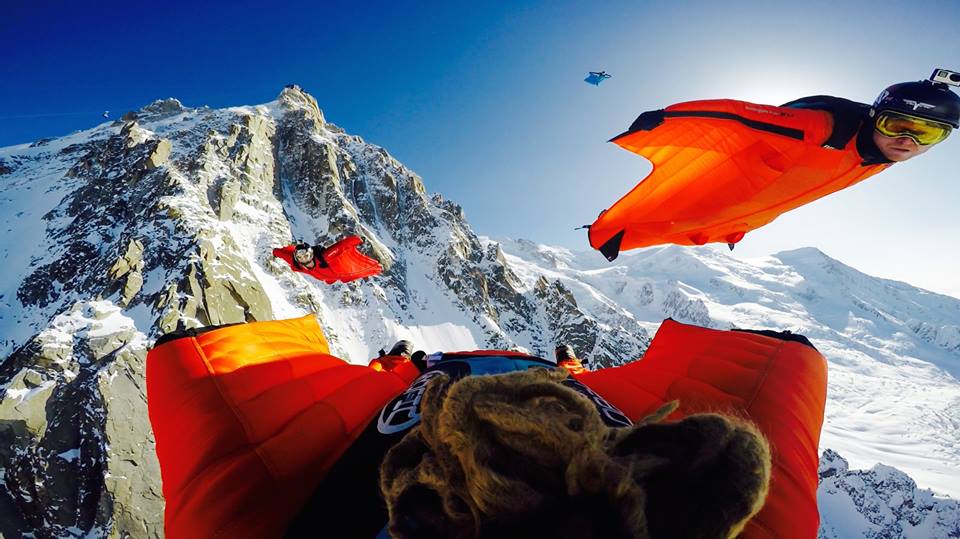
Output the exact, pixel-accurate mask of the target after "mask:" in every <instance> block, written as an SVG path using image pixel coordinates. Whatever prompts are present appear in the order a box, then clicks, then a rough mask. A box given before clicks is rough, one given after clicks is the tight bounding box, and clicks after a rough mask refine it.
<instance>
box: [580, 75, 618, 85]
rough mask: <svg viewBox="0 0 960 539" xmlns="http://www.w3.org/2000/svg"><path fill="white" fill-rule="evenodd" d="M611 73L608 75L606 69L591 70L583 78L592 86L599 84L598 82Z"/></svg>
mask: <svg viewBox="0 0 960 539" xmlns="http://www.w3.org/2000/svg"><path fill="white" fill-rule="evenodd" d="M612 76H613V75H610V74H609V73H607V72H606V71H591V72H590V73H588V74H587V78H585V79H583V81H584V82H586V83H587V84H592V85H594V86H600V83H601V82H603V81H605V80H607V79H609V78H610V77H612Z"/></svg>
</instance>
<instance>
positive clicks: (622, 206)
mask: <svg viewBox="0 0 960 539" xmlns="http://www.w3.org/2000/svg"><path fill="white" fill-rule="evenodd" d="M646 114H649V115H654V116H655V117H654V118H652V120H653V121H652V122H651V125H649V126H645V127H647V129H644V126H640V127H638V128H636V129H634V130H632V131H629V132H627V133H624V134H622V135H620V136H618V137H616V138H614V139H613V142H615V143H616V144H618V145H619V146H621V147H623V148H625V149H627V150H630V151H632V152H634V153H637V154H639V155H642V156H644V157H646V158H647V159H649V160H650V161H651V163H652V164H653V171H652V172H651V173H650V175H648V176H647V177H646V178H644V179H643V181H641V182H640V183H639V184H638V185H637V186H636V187H635V188H634V189H633V190H631V191H630V192H629V193H627V194H626V195H625V196H624V197H623V198H621V199H620V200H619V201H617V202H616V203H615V204H614V205H613V206H611V207H610V208H609V209H608V210H606V211H605V212H604V213H603V214H601V215H600V217H599V218H598V219H597V220H596V221H595V222H594V223H593V224H592V225H591V226H590V231H589V236H590V245H591V246H593V247H594V248H595V249H599V250H600V251H602V252H603V254H604V255H605V256H607V258H608V259H609V260H613V259H615V258H616V256H617V254H618V253H619V251H621V250H624V249H633V248H637V247H647V246H651V245H659V244H665V243H675V244H678V245H703V244H705V243H708V242H721V243H736V242H738V241H740V239H741V238H743V235H744V234H746V233H747V232H749V231H751V230H753V229H756V228H759V227H761V226H763V225H765V224H767V223H769V222H771V221H773V220H774V219H775V218H776V217H777V216H779V215H780V214H782V213H784V212H786V211H789V210H791V209H794V208H797V207H799V206H802V205H804V204H807V203H809V202H812V201H813V200H816V199H818V198H820V197H823V196H825V195H827V194H830V193H832V192H835V191H838V190H840V189H843V188H845V187H848V186H850V185H853V184H855V183H857V182H859V181H861V180H863V179H865V178H867V177H869V176H871V175H873V174H876V173H877V172H880V171H881V170H883V169H884V168H886V165H871V166H861V164H860V163H861V159H860V156H859V154H857V152H856V149H855V147H850V148H847V149H842V150H834V149H829V148H824V147H822V146H820V144H821V143H822V142H823V141H824V140H825V139H826V138H827V137H828V136H829V134H830V129H831V128H832V119H831V117H830V115H829V114H828V113H826V112H823V111H817V110H806V109H791V108H783V107H771V106H767V105H756V104H752V103H746V102H743V101H731V100H715V101H695V102H689V103H681V104H679V105H673V106H671V107H668V108H667V109H665V110H664V111H656V112H654V113H646ZM657 114H660V115H662V116H660V117H656V115H657ZM642 118H643V117H641V119H642ZM639 120H640V119H638V121H639Z"/></svg>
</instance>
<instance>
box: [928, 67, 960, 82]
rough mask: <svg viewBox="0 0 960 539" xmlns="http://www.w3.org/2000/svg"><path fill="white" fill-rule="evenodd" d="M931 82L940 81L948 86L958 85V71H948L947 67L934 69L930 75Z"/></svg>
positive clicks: (959, 75)
mask: <svg viewBox="0 0 960 539" xmlns="http://www.w3.org/2000/svg"><path fill="white" fill-rule="evenodd" d="M930 80H932V81H933V82H942V83H944V84H949V85H950V86H960V73H957V72H956V71H950V70H949V69H935V70H933V75H930Z"/></svg>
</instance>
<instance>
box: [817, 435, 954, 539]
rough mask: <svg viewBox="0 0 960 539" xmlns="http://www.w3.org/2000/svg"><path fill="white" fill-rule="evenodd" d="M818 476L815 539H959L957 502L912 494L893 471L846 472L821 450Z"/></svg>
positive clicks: (916, 491)
mask: <svg viewBox="0 0 960 539" xmlns="http://www.w3.org/2000/svg"><path fill="white" fill-rule="evenodd" d="M819 476H820V488H819V491H818V496H817V498H818V504H819V506H820V508H821V521H822V524H821V527H820V531H819V533H818V538H819V539H847V538H851V537H869V538H874V539H896V538H901V537H924V538H928V539H948V538H954V537H960V502H957V501H955V500H950V499H943V498H937V497H935V496H934V495H933V493H931V492H930V491H929V490H920V489H917V485H916V483H915V482H914V481H913V480H912V479H910V477H908V476H907V475H906V474H904V473H903V472H901V471H899V470H897V469H896V468H892V467H890V466H884V465H882V464H878V465H876V466H874V467H873V468H872V469H870V470H867V471H863V470H855V471H851V470H849V465H848V464H847V461H846V460H845V459H844V458H843V457H841V456H840V455H838V454H837V453H836V452H834V451H831V450H829V449H827V450H826V451H824V452H823V455H822V456H821V457H820V469H819Z"/></svg>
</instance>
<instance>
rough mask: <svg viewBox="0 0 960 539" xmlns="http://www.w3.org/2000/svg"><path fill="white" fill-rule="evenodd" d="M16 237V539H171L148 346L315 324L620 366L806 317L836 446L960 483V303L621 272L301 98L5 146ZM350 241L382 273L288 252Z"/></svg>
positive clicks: (904, 292)
mask: <svg viewBox="0 0 960 539" xmlns="http://www.w3.org/2000/svg"><path fill="white" fill-rule="evenodd" d="M0 226H2V229H0V230H3V231H4V233H3V235H2V236H0V238H2V239H0V253H2V255H3V258H4V265H3V266H2V268H0V276H2V279H0V360H2V362H0V482H2V486H0V535H3V536H6V535H10V536H23V535H26V536H35V537H40V536H44V537H45V536H57V537H80V536H84V537H87V536H88V537H104V536H108V535H109V536H113V535H117V536H122V535H124V534H126V535H129V536H133V537H160V536H162V508H163V501H162V497H161V494H160V486H159V473H158V468H157V463H156V458H155V456H154V453H153V445H152V444H153V440H152V435H151V433H150V428H149V422H148V421H147V416H146V404H145V398H146V397H145V391H144V382H143V366H144V362H145V357H146V350H147V348H148V346H149V345H150V343H151V342H152V341H153V340H154V339H155V338H156V337H158V336H159V335H161V334H163V333H166V332H168V331H171V330H173V329H177V328H183V327H195V326H203V325H210V324H223V323H230V322H243V321H250V320H267V319H277V318H289V317H293V316H300V315H303V314H305V313H308V312H315V313H317V314H316V315H317V317H318V320H319V321H320V323H321V325H322V327H323V328H324V330H325V332H326V333H327V335H328V337H329V340H330V343H331V346H332V348H333V350H334V352H335V353H337V354H338V355H340V356H341V357H344V358H348V359H349V360H352V361H354V362H358V363H365V362H366V361H367V360H368V359H369V358H370V357H372V356H373V355H374V354H375V351H376V350H377V349H379V348H381V347H383V346H388V345H389V344H391V343H392V342H393V341H395V340H397V339H400V338H408V339H411V340H413V341H414V342H415V343H416V344H417V345H418V347H419V348H422V349H424V350H427V351H435V350H454V349H474V348H481V347H482V348H487V347H489V348H517V349H523V350H526V351H529V352H532V353H535V354H540V355H548V354H549V351H550V350H552V347H553V346H554V345H555V344H556V343H559V342H566V343H570V344H572V345H573V346H574V348H576V349H577V351H578V352H580V354H581V355H582V356H585V357H587V358H590V359H591V360H592V366H594V367H599V366H604V365H613V364H617V363H620V362H624V361H629V360H632V359H635V358H637V357H639V356H640V355H641V354H642V353H643V351H644V350H645V348H646V346H647V344H648V343H649V340H650V338H651V336H652V335H653V333H654V332H655V331H656V328H657V326H658V325H659V322H660V321H661V320H662V319H663V318H665V317H673V318H675V319H678V320H682V321H686V322H693V323H697V324H701V325H707V326H712V327H719V328H726V327H733V326H738V327H751V328H771V329H790V330H793V331H796V332H799V333H803V334H805V335H807V336H808V337H810V338H811V339H812V340H813V342H814V344H816V345H817V347H818V348H819V349H820V350H821V351H822V352H823V353H824V354H825V355H826V356H827V357H828V359H829V361H830V363H831V367H830V368H831V371H830V376H831V378H830V394H829V401H828V408H827V421H826V425H825V428H824V435H823V440H822V444H821V445H822V447H823V448H832V449H834V450H837V451H838V452H839V453H840V454H843V455H844V456H845V457H846V458H847V459H849V460H850V462H851V463H853V464H854V465H855V466H872V465H873V464H874V463H876V462H883V463H885V464H886V465H890V466H896V467H897V468H900V469H901V470H903V471H905V472H907V473H909V474H910V475H911V476H912V477H914V478H915V479H916V481H917V482H918V483H919V484H920V485H921V486H923V487H925V488H931V489H933V490H934V491H936V492H937V493H939V494H950V495H953V496H957V495H958V494H960V487H957V486H956V485H954V484H953V483H955V482H956V481H955V479H956V478H957V477H958V476H960V474H957V467H958V466H960V447H958V445H960V444H958V440H960V432H958V431H960V384H958V383H957V380H956V378H957V376H958V371H960V367H958V365H960V300H957V299H954V298H950V297H946V296H941V295H937V294H933V293H930V292H926V291H923V290H920V289H917V288H913V287H910V286H909V285H906V284H903V283H897V282H893V281H886V280H882V279H876V278H873V277H869V276H867V275H864V274H862V273H859V272H857V271H856V270H854V269H852V268H849V267H846V266H844V265H843V264H841V263H839V262H837V261H835V260H833V259H831V258H829V257H827V256H826V255H824V254H823V253H821V252H819V251H817V250H815V249H801V250H797V251H791V252H787V253H780V254H778V255H774V256H772V257H768V258H764V259H758V260H751V261H749V263H748V262H744V261H739V260H737V259H735V258H732V257H730V256H729V255H727V254H725V253H723V252H721V251H718V250H713V249H709V248H700V249H686V248H679V247H667V248H656V249H647V250H644V251H640V252H637V253H630V254H626V255H624V256H622V257H621V258H620V259H619V260H618V261H617V264H616V265H610V264H609V263H607V262H606V261H605V260H603V258H602V257H601V256H600V255H598V254H596V253H592V252H572V251H569V250H566V249H558V248H551V247H545V246H542V245H537V244H535V243H532V242H529V241H524V240H516V241H513V240H505V241H501V242H497V241H492V240H490V239H487V238H481V237H478V236H477V235H476V234H475V233H474V232H473V231H472V230H471V228H470V226H469V225H468V223H467V221H466V219H465V217H464V215H463V211H462V209H461V208H460V207H459V206H457V205H456V204H455V203H453V202H450V201H447V200H444V199H443V198H442V197H441V196H440V195H437V194H433V195H431V194H428V193H427V191H426V189H425V187H424V184H423V182H422V181H421V180H420V178H419V177H417V176H416V174H414V173H413V172H412V171H410V170H409V169H407V168H406V167H404V166H403V165H402V164H400V163H398V162H397V161H396V160H395V159H393V158H392V157H391V156H390V155H389V154H388V153H387V152H386V151H385V150H384V149H382V148H379V147H377V146H374V145H372V144H369V143H366V142H364V141H363V140H361V139H360V138H358V137H356V136H351V135H349V134H347V133H345V132H344V131H343V130H342V129H340V128H338V127H336V126H335V125H333V124H331V123H329V122H327V121H326V120H325V118H324V117H323V114H322V113H321V111H320V109H319V108H318V106H317V103H316V101H315V100H314V99H313V98H312V97H311V96H309V95H308V94H306V93H304V92H303V91H301V90H300V89H299V88H297V87H288V88H286V89H284V90H283V92H282V93H281V94H280V96H279V98H278V99H277V100H276V101H274V102H271V103H267V104H264V105H259V106H253V107H236V108H229V109H220V110H212V109H209V108H187V107H184V106H182V105H181V104H180V103H179V102H178V101H176V100H174V99H167V100H162V101H157V102H155V103H153V104H151V105H149V106H147V107H144V108H143V109H141V110H139V111H136V112H134V113H128V114H127V115H125V116H124V119H123V120H121V121H117V122H111V123H105V124H102V125H100V126H97V127H95V128H93V129H90V130H88V131H83V132H78V133H74V134H72V135H69V136H66V137H62V138H58V139H45V140H39V141H36V142H34V143H32V144H24V145H20V146H13V147H8V148H2V149H0ZM348 233H352V234H357V235H360V236H361V237H363V238H364V240H365V244H364V246H363V249H364V250H365V251H366V252H367V253H369V254H372V255H373V256H374V257H376V258H377V259H378V260H379V261H380V262H381V264H383V266H384V268H385V271H384V273H383V274H382V275H380V276H378V277H375V278H372V279H369V280H365V281H363V282H356V283H350V284H337V285H333V286H328V285H323V284H322V283H319V282H316V281H312V280H310V279H309V278H307V277H304V276H303V275H301V274H294V273H291V272H290V271H289V269H288V268H287V266H286V265H285V264H284V263H282V262H280V261H278V260H275V259H272V257H271V255H270V248H271V247H275V246H280V245H283V244H287V243H290V242H291V241H292V240H293V239H305V240H308V241H311V242H316V243H329V242H331V241H333V240H334V239H336V238H337V237H339V236H342V235H345V234H348ZM827 456H829V457H830V462H834V461H835V459H834V453H827V454H826V455H825V457H824V459H827ZM837 458H839V457H837ZM839 468H840V467H839V466H834V467H833V468H832V469H837V470H839ZM843 469H844V472H843V473H844V474H848V473H852V472H847V471H846V464H844V466H843ZM884 470H889V468H884ZM888 475H893V474H888ZM830 477H831V481H833V479H834V478H835V477H840V475H838V474H834V475H833V476H830ZM844 477H846V475H844ZM896 477H897V478H898V479H899V478H901V476H900V475H897V476H896ZM904 477H905V476H904ZM907 482H909V480H906V481H899V480H898V481H896V482H890V481H888V482H886V483H885V482H883V481H875V482H873V483H870V484H869V486H870V488H874V490H876V489H877V488H879V489H880V491H882V492H884V493H888V494H889V493H890V492H892V491H888V490H884V488H886V487H884V485H888V484H889V485H893V483H896V487H897V488H898V489H900V488H901V487H902V485H903V484H906V483H907ZM827 484H831V485H834V484H836V483H835V482H833V483H828V481H827V480H826V479H825V480H824V483H823V485H827ZM863 484H864V485H866V484H867V483H866V482H863ZM831 488H833V487H831ZM864 488H866V486H865V487H864ZM891 488H892V486H891ZM823 491H824V486H822V487H821V493H823ZM851 492H854V489H851V488H839V487H837V488H836V489H835V490H834V491H831V493H830V498H829V499H831V500H833V499H835V498H836V497H837V496H849V497H850V499H851V500H853V501H851V502H850V503H851V504H852V505H851V507H853V508H854V510H855V511H854V513H855V514H856V515H866V516H863V517H859V516H858V518H872V515H873V514H874V513H871V512H870V510H869V508H868V507H867V506H866V505H863V504H860V505H858V504H857V503H858V502H857V501H856V500H861V501H862V500H863V499H864V496H863V495H854V494H850V493H851ZM858 492H859V491H858ZM883 495H886V494H883ZM883 495H880V496H881V498H883ZM858 496H859V497H858ZM904 496H905V495H902V496H901V498H902V499H904V500H906V499H907V498H906V497H904ZM917 496H919V497H917ZM822 499H824V498H822ZM871 499H872V498H871ZM883 499H884V500H887V501H889V500H890V499H891V498H889V497H888V498H883ZM897 499H900V498H897ZM910 499H911V500H920V499H922V500H923V503H922V504H921V503H914V504H913V505H912V506H911V507H913V510H914V512H915V513H916V514H918V515H921V516H920V517H917V518H920V519H921V520H920V521H922V522H927V523H931V522H933V523H935V524H936V525H934V524H930V526H931V527H930V528H929V529H931V530H933V529H936V530H943V529H947V528H949V527H950V526H953V528H952V529H954V530H956V527H957V525H958V521H960V518H957V517H956V510H955V502H952V501H950V500H937V499H936V498H934V497H933V494H922V495H916V496H914V497H913V498H910ZM931 500H932V501H931ZM928 502H929V503H928ZM891 503H892V502H891ZM905 503H906V502H905ZM911 503H913V502H911ZM950 504H954V505H950ZM874 505H875V504H874ZM888 506H889V504H888ZM871 507H873V506H871ZM890 507H892V506H890ZM944 507H948V508H949V507H953V509H950V510H944V509H943V508H944ZM951 510H952V511H953V512H952V513H951V512H950V511H951ZM934 513H935V514H936V515H939V516H938V517H937V518H938V519H939V520H936V519H933V517H931V516H930V515H932V514H934ZM892 514H897V515H899V514H903V513H902V512H901V513H897V512H894V513H892ZM824 517H825V519H824V527H823V530H822V535H824V537H847V536H845V535H842V534H841V535H837V534H838V533H842V531H837V530H849V529H853V528H852V527H851V526H852V524H849V522H852V521H851V520H850V519H849V517H850V514H846V513H845V514H842V515H837V514H835V513H831V512H829V511H827V510H824ZM921 517H922V518H921ZM841 518H842V519H843V520H837V521H832V520H831V519H841ZM924 519H926V520H924ZM931 519H933V520H931ZM841 522H843V523H847V524H845V525H846V527H844V526H841V525H840V524H839V523H841ZM871 522H873V521H871ZM918 522H919V521H918ZM857 529H867V528H863V527H861V528H857ZM870 529H873V528H870ZM878 529H879V528H878ZM884 529H886V528H884ZM903 529H904V530H906V528H903ZM916 529H919V528H916ZM925 529H927V528H925ZM884 533H887V532H884ZM937 533H939V531H938V532H937ZM31 534H32V535H31ZM830 534H833V535H830ZM875 536H877V537H880V535H875ZM895 536H896V535H883V537H895ZM915 536H916V535H915ZM929 536H930V537H934V536H936V535H929ZM943 536H944V537H947V536H950V535H943ZM953 536H956V535H953ZM849 537H859V536H858V535H850V536H849Z"/></svg>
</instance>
